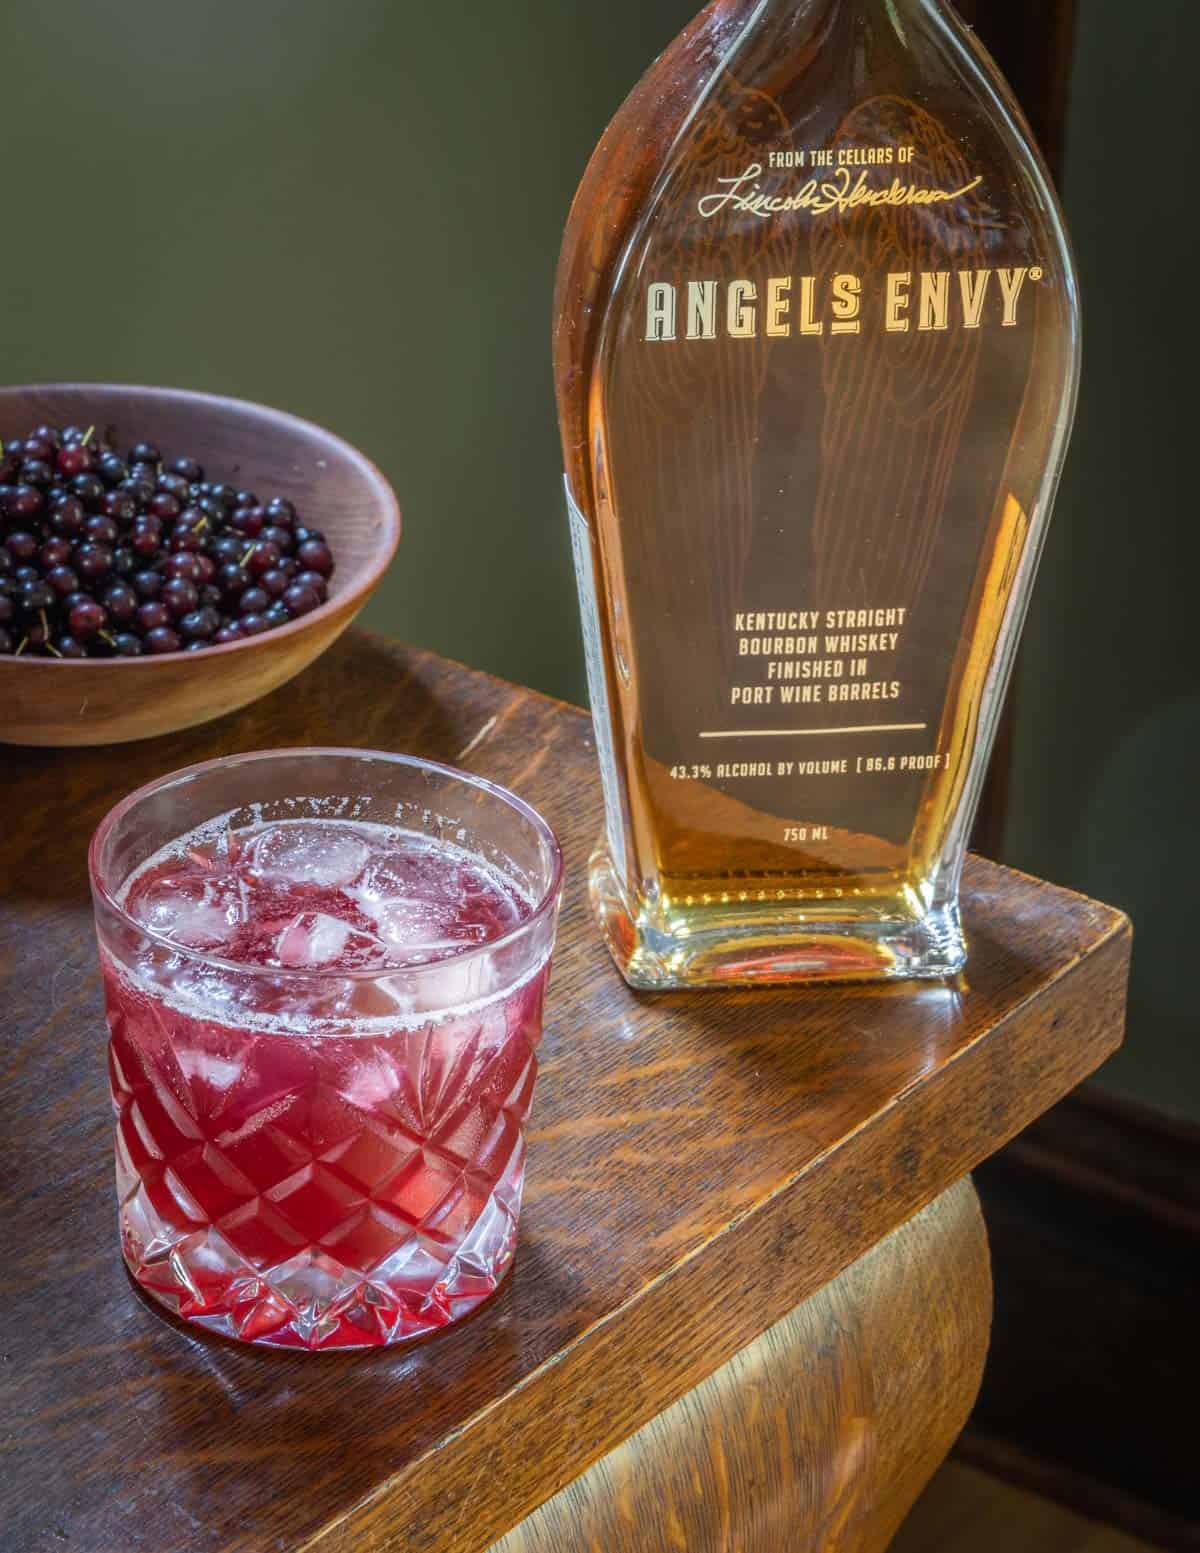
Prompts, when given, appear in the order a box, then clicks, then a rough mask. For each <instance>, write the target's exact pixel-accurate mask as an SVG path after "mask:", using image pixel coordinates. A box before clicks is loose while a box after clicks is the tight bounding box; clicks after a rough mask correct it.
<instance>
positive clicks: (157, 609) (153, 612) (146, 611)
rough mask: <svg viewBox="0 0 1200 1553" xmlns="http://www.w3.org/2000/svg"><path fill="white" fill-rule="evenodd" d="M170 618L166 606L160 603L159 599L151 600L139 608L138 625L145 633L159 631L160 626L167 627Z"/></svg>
mask: <svg viewBox="0 0 1200 1553" xmlns="http://www.w3.org/2000/svg"><path fill="white" fill-rule="evenodd" d="M170 618H171V616H170V614H169V613H168V612H167V607H166V605H165V604H161V603H159V601H158V600H157V599H149V600H147V602H146V603H145V604H142V605H140V606H139V607H138V612H137V623H138V625H140V626H141V628H142V630H143V631H157V630H158V628H159V626H165V625H166V624H167V623H168V622H169V620H170Z"/></svg>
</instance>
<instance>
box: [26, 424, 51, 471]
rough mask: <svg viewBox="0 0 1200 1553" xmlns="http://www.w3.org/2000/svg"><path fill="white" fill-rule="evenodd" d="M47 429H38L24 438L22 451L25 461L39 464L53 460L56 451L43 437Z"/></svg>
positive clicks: (47, 439) (46, 438) (49, 441)
mask: <svg viewBox="0 0 1200 1553" xmlns="http://www.w3.org/2000/svg"><path fill="white" fill-rule="evenodd" d="M47 429H48V428H47V427H45V426H42V427H39V428H37V429H35V430H34V431H31V432H30V433H29V435H28V436H27V437H26V438H25V442H24V449H25V457H26V458H27V459H35V460H37V461H39V462H41V463H46V462H48V461H49V460H51V459H53V457H54V455H55V452H56V451H57V449H56V448H55V445H54V443H53V442H52V441H51V440H50V438H49V437H47V436H45V435H43V433H44V432H45V431H46V430H47Z"/></svg>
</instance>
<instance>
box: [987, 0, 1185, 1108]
mask: <svg viewBox="0 0 1200 1553" xmlns="http://www.w3.org/2000/svg"><path fill="white" fill-rule="evenodd" d="M1132 15H1133V13H1132V11H1131V9H1130V8H1129V7H1128V6H1126V5H1115V4H1113V3H1112V0H1082V4H1081V7H1080V16H1079V47H1078V53H1077V59H1076V69H1075V78H1074V93H1073V101H1072V110H1071V116H1070V126H1069V133H1070V140H1069V146H1068V155H1067V167H1066V177H1065V189H1064V196H1065V199H1066V204H1067V214H1068V218H1069V221H1070V224H1071V229H1072V232H1073V234H1074V238H1075V243H1076V247H1077V250H1078V254H1079V262H1080V268H1081V272H1082V279H1083V295H1084V311H1085V343H1084V382H1083V392H1082V397H1081V401H1080V415H1079V424H1078V430H1077V433H1076V438H1075V442H1074V444H1073V447H1072V452H1071V459H1070V464H1069V466H1068V471H1067V476H1066V480H1065V482H1064V485H1063V491H1062V496H1061V497H1060V500H1059V505H1058V509H1057V516H1056V518H1055V523H1054V527H1053V529H1052V530H1051V533H1050V538H1049V541H1048V544H1047V551H1046V558H1045V563H1044V566H1043V570H1042V574H1041V578H1040V581H1039V584H1038V591H1037V595H1036V598H1035V601H1034V605H1033V610H1032V614H1031V618H1030V624H1029V630H1028V634H1027V637H1026V646H1025V653H1024V660H1023V665H1022V672H1021V679H1020V700H1019V703H1018V704H1019V708H1020V716H1019V721H1018V728H1017V745H1016V750H1017V764H1016V773H1015V783H1014V788H1013V803H1012V819H1011V824H1010V827H1009V840H1008V849H1007V850H1008V858H1009V860H1010V861H1012V862H1014V863H1015V864H1017V865H1018V866H1020V867H1023V868H1028V869H1030V870H1031V871H1032V872H1034V873H1039V874H1042V875H1044V876H1045V877H1047V878H1050V879H1054V880H1056V881H1058V882H1061V883H1063V884H1069V885H1072V886H1074V887H1075V888H1076V889H1080V890H1083V891H1085V892H1087V893H1089V894H1092V895H1095V896H1098V897H1099V898H1101V899H1103V900H1107V901H1111V902H1114V903H1115V904H1117V905H1120V906H1122V907H1124V908H1125V909H1126V910H1127V911H1128V912H1129V913H1130V915H1131V916H1132V917H1133V919H1134V926H1135V929H1136V932H1137V941H1136V947H1135V951H1134V978H1133V991H1132V1001H1131V1007H1130V1020H1129V1039H1128V1043H1127V1045H1126V1048H1125V1050H1124V1051H1123V1052H1122V1053H1120V1054H1119V1055H1118V1056H1117V1058H1116V1059H1114V1061H1113V1062H1112V1063H1111V1064H1110V1065H1109V1067H1108V1068H1107V1069H1106V1070H1105V1080H1106V1082H1108V1083H1109V1084H1111V1085H1112V1086H1114V1087H1116V1088H1118V1089H1121V1090H1123V1091H1125V1092H1127V1093H1129V1094H1132V1095H1134V1096H1136V1097H1141V1098H1143V1099H1145V1100H1148V1101H1150V1102H1152V1103H1154V1104H1156V1105H1161V1106H1166V1107H1169V1108H1171V1109H1173V1110H1176V1111H1180V1112H1184V1113H1187V1114H1190V1115H1191V1116H1193V1117H1195V1118H1196V1119H1198V1120H1200V1020H1198V1018H1197V1013H1196V995H1195V992H1194V989H1193V987H1192V984H1191V980H1190V974H1189V973H1190V971H1191V970H1192V969H1193V968H1194V967H1195V964H1196V962H1193V961H1192V959H1191V951H1190V950H1189V948H1188V945H1189V943H1190V942H1191V937H1192V929H1193V927H1194V925H1195V920H1196V919H1195V917H1194V915H1193V910H1192V907H1191V906H1190V905H1189V900H1190V898H1191V887H1192V885H1193V883H1194V882H1195V881H1196V880H1197V879H1198V878H1200V824H1198V819H1197V816H1198V813H1200V811H1198V808H1197V798H1198V788H1200V783H1198V781H1197V768H1198V762H1200V651H1198V649H1197V640H1198V636H1197V630H1198V624H1200V622H1198V619H1197V615H1198V612H1197V609H1196V607H1195V605H1194V604H1193V603H1192V600H1193V598H1194V597H1195V582H1194V579H1196V578H1197V577H1198V576H1200V546H1198V545H1197V539H1196V534H1197V523H1196V496H1195V482H1194V475H1193V472H1192V466H1193V463H1194V461H1195V454H1196V450H1197V447H1198V446H1200V439H1198V438H1197V436H1196V433H1195V431H1194V430H1193V429H1192V422H1193V418H1194V402H1195V393H1194V391H1190V384H1189V381H1188V379H1189V378H1190V377H1191V376H1192V373H1193V371H1194V368H1193V365H1192V364H1193V363H1194V362H1195V360H1196V359H1197V351H1198V349H1200V342H1198V341H1197V330H1196V323H1195V318H1196V285H1197V261H1198V257H1200V223H1198V221H1197V216H1196V205H1195V201H1194V200H1193V198H1192V195H1191V194H1190V193H1189V192H1188V187H1187V186H1188V183H1189V181H1190V179H1191V177H1192V167H1191V162H1192V160H1193V159H1194V153H1195V151H1196V150H1197V149H1198V145H1197V135H1196V129H1195V94H1194V85H1193V81H1192V71H1193V65H1194V61H1195V59H1196V58H1197V54H1198V53H1200V7H1197V6H1196V5H1195V4H1194V0H1147V3H1145V4H1143V5H1141V6H1139V7H1138V8H1137V22H1136V25H1133V24H1132V23H1131V17H1132ZM1189 152H1191V153H1192V156H1189V155H1188V153H1189ZM1185 368H1186V372H1185Z"/></svg>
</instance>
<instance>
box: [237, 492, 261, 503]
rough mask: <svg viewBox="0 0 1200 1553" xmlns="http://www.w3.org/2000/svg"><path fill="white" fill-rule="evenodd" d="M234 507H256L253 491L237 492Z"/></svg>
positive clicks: (256, 500)
mask: <svg viewBox="0 0 1200 1553" xmlns="http://www.w3.org/2000/svg"><path fill="white" fill-rule="evenodd" d="M234 505H235V506H238V507H257V506H258V497H257V496H256V495H255V494H254V492H253V491H239V492H238V493H237V497H236V499H235V503H234Z"/></svg>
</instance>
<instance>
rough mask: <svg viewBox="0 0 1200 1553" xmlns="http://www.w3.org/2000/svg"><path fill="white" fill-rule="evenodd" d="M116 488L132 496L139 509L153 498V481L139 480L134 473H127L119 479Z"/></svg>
mask: <svg viewBox="0 0 1200 1553" xmlns="http://www.w3.org/2000/svg"><path fill="white" fill-rule="evenodd" d="M118 489H119V490H122V491H124V492H125V493H126V494H127V495H129V496H132V497H133V499H134V501H135V502H136V503H137V504H138V508H139V509H141V508H144V507H146V506H148V505H149V504H150V502H152V501H153V500H154V482H153V481H152V480H141V479H139V478H138V477H137V476H136V475H128V476H127V477H126V478H125V479H124V480H122V481H121V484H120V486H119V487H118Z"/></svg>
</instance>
